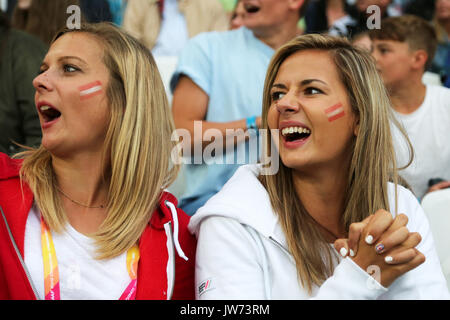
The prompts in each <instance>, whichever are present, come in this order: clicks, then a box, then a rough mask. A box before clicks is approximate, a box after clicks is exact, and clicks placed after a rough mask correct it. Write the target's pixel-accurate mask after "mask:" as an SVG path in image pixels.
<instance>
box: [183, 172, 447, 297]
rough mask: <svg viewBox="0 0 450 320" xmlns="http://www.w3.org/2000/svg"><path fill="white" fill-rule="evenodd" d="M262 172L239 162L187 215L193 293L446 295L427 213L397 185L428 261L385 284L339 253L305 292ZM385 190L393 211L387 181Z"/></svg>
mask: <svg viewBox="0 0 450 320" xmlns="http://www.w3.org/2000/svg"><path fill="white" fill-rule="evenodd" d="M259 171H260V167H259V166H258V165H245V166H242V167H240V168H239V169H238V170H237V171H236V173H235V174H234V176H233V177H232V178H231V179H230V180H229V181H228V182H227V183H226V184H225V185H224V187H223V189H222V190H221V191H220V192H219V193H218V194H216V195H215V196H214V197H212V198H211V199H210V200H209V201H208V202H207V203H206V204H205V205H204V206H203V207H202V208H200V209H199V210H198V211H197V213H196V214H195V215H194V216H193V217H192V218H191V221H190V224H189V229H190V231H191V232H192V233H195V235H196V236H197V239H198V242H197V256H196V298H197V299H224V300H234V299H258V300H262V299H280V300H283V299H310V298H314V299H450V294H449V291H448V288H447V284H446V281H445V278H444V276H443V273H442V270H441V267H440V263H439V259H438V256H437V253H436V250H435V247H434V242H433V238H432V235H431V232H430V229H429V224H428V221H427V219H426V216H425V213H424V212H423V210H422V208H421V207H420V204H419V203H418V202H417V200H416V198H415V197H414V195H413V194H412V193H411V192H410V191H408V190H407V189H405V188H403V187H401V186H399V187H398V189H397V190H398V213H404V214H406V215H407V216H408V219H409V222H408V225H407V227H408V229H409V231H410V232H419V233H420V235H421V236H422V241H421V243H420V244H419V245H418V246H417V249H418V250H419V251H421V252H422V253H423V254H424V255H425V257H426V261H425V262H424V263H423V264H422V265H420V266H419V267H417V268H415V269H413V270H412V271H410V272H408V273H406V274H404V275H403V276H401V277H399V278H398V279H397V280H395V281H394V282H393V283H392V284H391V285H390V287H389V288H384V287H383V286H381V285H380V284H379V283H378V282H377V281H375V280H374V278H372V277H371V276H369V274H368V273H367V272H366V271H365V270H363V269H361V268H360V267H359V266H358V265H357V264H356V263H354V262H353V260H351V259H350V258H345V259H343V258H337V259H339V261H336V262H337V263H338V264H337V266H336V268H335V269H334V273H333V275H332V276H331V277H329V278H328V279H327V280H326V281H325V282H324V283H323V284H322V286H320V287H317V286H315V287H313V291H312V293H311V294H309V293H308V291H307V290H306V288H304V287H303V286H302V285H301V284H300V282H299V281H298V278H297V270H296V266H295V261H294V259H293V257H292V255H291V254H290V253H289V250H288V246H287V243H286V239H285V236H284V233H283V231H282V228H281V225H280V224H279V223H278V218H277V216H276V214H275V213H274V212H273V211H272V207H271V204H270V199H269V196H268V194H267V191H266V190H265V188H264V187H263V186H262V184H261V183H260V182H259V180H258V178H257V177H258V175H259ZM388 190H389V199H390V212H391V213H393V214H394V212H395V211H394V210H395V203H394V185H393V184H392V183H389V186H388ZM339 257H340V256H339ZM335 265H336V264H335ZM368 271H372V270H368ZM373 271H375V272H376V270H373Z"/></svg>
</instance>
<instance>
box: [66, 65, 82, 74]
mask: <svg viewBox="0 0 450 320" xmlns="http://www.w3.org/2000/svg"><path fill="white" fill-rule="evenodd" d="M63 69H64V72H69V73H72V72H75V71H78V70H79V69H78V68H76V67H74V66H71V65H69V64H65V65H64V66H63Z"/></svg>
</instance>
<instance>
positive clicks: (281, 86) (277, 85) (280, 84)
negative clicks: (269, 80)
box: [272, 83, 287, 89]
mask: <svg viewBox="0 0 450 320" xmlns="http://www.w3.org/2000/svg"><path fill="white" fill-rule="evenodd" d="M272 88H279V89H287V87H286V86H285V85H284V84H282V83H274V84H273V85H272Z"/></svg>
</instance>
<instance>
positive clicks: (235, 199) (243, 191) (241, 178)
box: [189, 164, 286, 245]
mask: <svg viewBox="0 0 450 320" xmlns="http://www.w3.org/2000/svg"><path fill="white" fill-rule="evenodd" d="M260 171H261V167H260V165H254V164H250V165H244V166H241V167H239V169H238V170H237V171H236V173H235V174H234V175H233V177H232V178H231V179H230V180H229V181H228V182H227V183H226V184H225V185H224V186H223V188H222V190H221V191H220V192H219V193H218V194H216V195H215V196H213V197H212V198H211V199H209V201H208V202H207V203H206V204H205V205H204V206H203V207H201V208H200V209H199V210H198V211H197V213H195V214H194V215H193V216H192V218H191V221H190V223H189V230H190V231H191V232H192V233H195V234H196V236H197V237H198V231H199V228H200V223H201V221H202V220H203V219H205V218H207V217H210V216H222V217H228V218H232V219H235V220H237V221H238V222H239V223H241V224H244V225H248V226H250V227H252V228H253V229H255V230H256V231H258V232H259V233H260V234H261V235H263V236H264V237H266V238H273V239H275V240H276V241H277V242H279V243H281V244H283V245H284V244H285V242H286V240H285V238H284V233H283V232H282V231H281V228H280V225H279V223H278V216H277V215H276V214H275V213H274V212H273V210H272V205H271V203H270V198H269V195H268V193H267V191H266V189H265V188H264V186H263V185H262V184H261V182H260V181H259V180H258V176H259V173H260Z"/></svg>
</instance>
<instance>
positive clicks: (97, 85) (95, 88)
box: [78, 81, 102, 100]
mask: <svg viewBox="0 0 450 320" xmlns="http://www.w3.org/2000/svg"><path fill="white" fill-rule="evenodd" d="M78 90H79V91H80V99H81V100H86V99H90V98H92V97H94V96H96V95H98V94H100V93H102V83H101V82H100V81H94V82H91V83H89V84H86V85H84V86H81V87H79V88H78Z"/></svg>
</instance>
